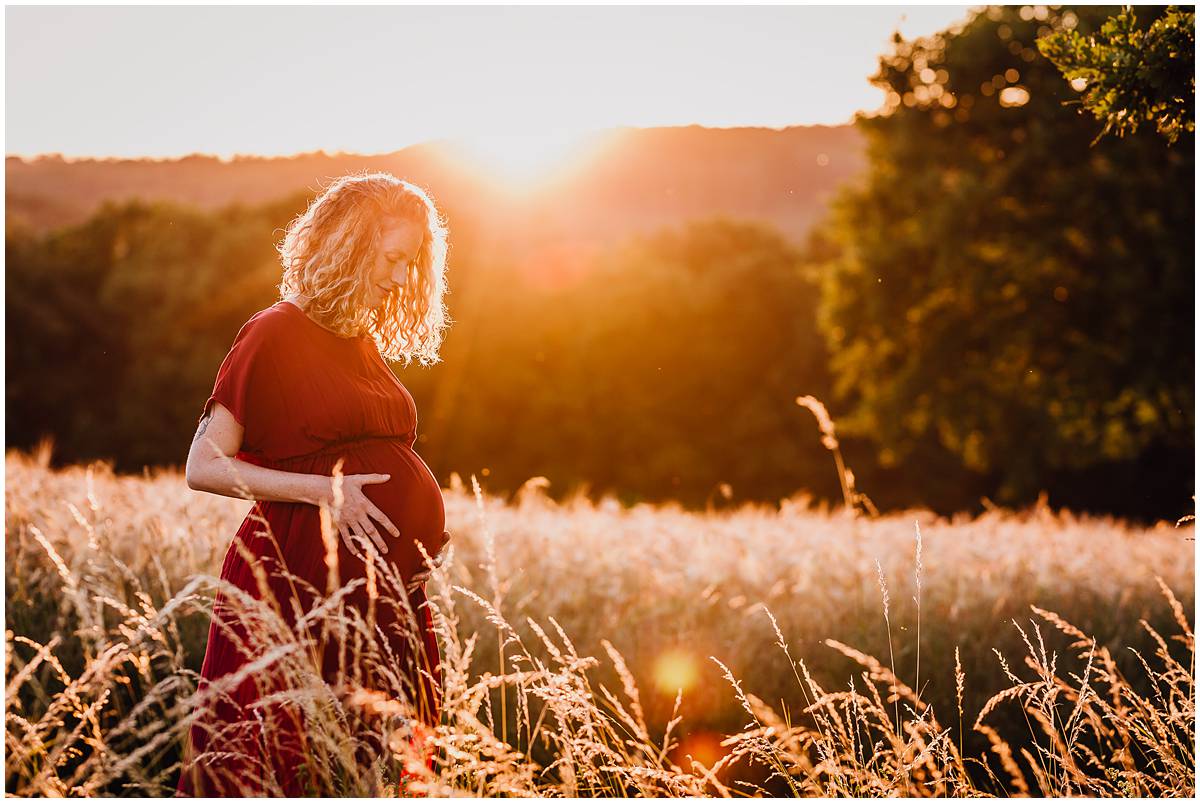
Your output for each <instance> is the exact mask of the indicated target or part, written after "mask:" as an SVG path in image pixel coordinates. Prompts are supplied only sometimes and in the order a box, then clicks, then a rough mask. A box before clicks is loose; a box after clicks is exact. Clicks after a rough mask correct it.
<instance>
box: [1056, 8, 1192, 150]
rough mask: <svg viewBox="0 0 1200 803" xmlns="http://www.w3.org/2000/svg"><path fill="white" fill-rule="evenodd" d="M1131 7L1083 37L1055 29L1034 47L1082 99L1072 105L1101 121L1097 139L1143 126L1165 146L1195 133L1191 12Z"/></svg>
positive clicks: (1068, 31)
mask: <svg viewBox="0 0 1200 803" xmlns="http://www.w3.org/2000/svg"><path fill="white" fill-rule="evenodd" d="M1142 19H1143V20H1145V21H1146V23H1147V24H1139V21H1138V12H1136V11H1135V10H1134V9H1133V8H1132V7H1131V6H1126V7H1125V8H1123V9H1121V11H1120V12H1119V13H1117V14H1116V15H1115V16H1113V17H1112V18H1110V19H1108V20H1106V21H1105V23H1104V24H1103V25H1102V26H1101V27H1100V30H1099V31H1097V32H1095V33H1093V34H1092V35H1090V36H1085V35H1084V34H1082V33H1080V32H1079V31H1077V30H1070V29H1068V30H1061V31H1056V32H1054V33H1052V34H1050V35H1049V36H1044V37H1042V38H1041V39H1039V40H1038V43H1037V44H1038V49H1039V50H1041V52H1042V54H1043V55H1045V56H1046V57H1047V58H1048V59H1050V60H1051V61H1052V62H1054V64H1055V65H1056V66H1057V67H1058V68H1059V70H1061V71H1062V73H1063V75H1064V77H1066V78H1067V79H1068V80H1069V81H1071V83H1072V86H1074V87H1076V88H1078V89H1079V90H1080V92H1081V93H1082V96H1081V98H1080V105H1081V106H1082V108H1083V109H1084V110H1086V111H1089V112H1091V113H1092V114H1093V115H1094V116H1095V117H1096V119H1097V120H1100V121H1101V122H1102V123H1104V128H1103V129H1102V130H1101V135H1103V134H1107V133H1110V132H1112V133H1114V134H1116V135H1117V136H1124V135H1125V134H1127V133H1132V132H1134V131H1137V129H1138V127H1139V126H1141V125H1144V124H1149V125H1152V126H1154V128H1155V129H1156V130H1157V131H1158V133H1160V134H1162V135H1163V137H1165V138H1166V140H1167V142H1168V143H1170V144H1172V145H1173V144H1175V142H1176V141H1177V140H1178V139H1179V136H1180V134H1182V133H1184V132H1193V131H1195V130H1196V12H1195V10H1194V9H1191V10H1189V9H1186V8H1179V7H1177V6H1168V7H1166V8H1165V9H1164V8H1162V7H1161V6H1160V7H1151V8H1149V9H1143V10H1142Z"/></svg>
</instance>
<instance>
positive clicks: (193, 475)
mask: <svg viewBox="0 0 1200 803" xmlns="http://www.w3.org/2000/svg"><path fill="white" fill-rule="evenodd" d="M187 483H188V487H189V488H191V489H192V490H195V491H207V492H208V493H214V494H219V495H220V496H231V497H234V498H236V499H245V498H247V496H248V497H249V498H251V499H254V500H257V501H261V502H302V503H305V504H309V505H317V504H320V503H321V502H322V501H329V500H331V499H332V497H333V479H332V478H331V477H326V476H323V475H321V474H300V473H297V472H292V471H281V470H279V469H275V468H267V467H265V466H256V465H254V464H253V463H247V462H246V461H245V460H238V459H237V458H233V457H216V458H212V459H209V460H206V461H204V462H203V463H202V464H200V465H196V466H189V467H188V472H187Z"/></svg>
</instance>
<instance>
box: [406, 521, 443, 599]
mask: <svg viewBox="0 0 1200 803" xmlns="http://www.w3.org/2000/svg"><path fill="white" fill-rule="evenodd" d="M442 534H443V535H445V536H446V540H444V541H442V548H441V549H440V550H438V553H437V555H436V556H435V557H434V559H433V566H435V567H437V568H439V569H440V568H441V567H442V563H443V562H444V561H445V560H446V544H448V543H450V531H449V530H445V531H444V532H443V533H442ZM432 574H433V568H432V567H426V568H424V569H422V570H421V571H419V572H417V573H416V574H414V575H413V576H412V579H411V580H409V581H408V585H407V588H408V590H409V591H415V590H417V588H419V587H420V586H421V584H423V583H425V582H426V581H428V580H429V577H430V575H432Z"/></svg>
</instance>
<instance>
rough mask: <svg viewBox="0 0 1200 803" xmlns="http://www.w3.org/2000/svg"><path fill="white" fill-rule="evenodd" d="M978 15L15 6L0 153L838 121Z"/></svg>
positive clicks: (954, 10) (360, 145)
mask: <svg viewBox="0 0 1200 803" xmlns="http://www.w3.org/2000/svg"><path fill="white" fill-rule="evenodd" d="M967 9H968V6H921V7H907V8H906V7H903V6H860V7H844V6H843V7H811V6H810V7H803V6H800V7H797V6H791V7H788V6H741V7H738V6H725V7H721V6H673V7H671V6H666V7H664V6H658V7H636V6H624V7H621V6H607V7H598V6H592V7H569V6H542V7H537V6H525V7H503V6H486V7H480V6H474V7H464V6H457V7H455V6H408V7H404V6H400V7H397V6H392V7H385V6H374V7H362V6H360V7H344V6H343V7H336V6H334V7H290V6H282V7H280V6H275V7H269V6H257V7H238V6H226V7H163V6H159V7H153V6H143V7H136V6H133V7H131V6H126V7H107V8H105V7H95V6H92V7H78V6H77V7H66V8H64V7H12V6H10V7H8V8H6V9H5V21H6V43H5V44H6V48H5V52H6V57H5V58H6V65H5V66H6V79H5V81H6V85H5V90H6V101H5V112H6V125H5V136H6V141H5V152H6V153H7V154H10V155H12V154H16V155H24V156H28V155H33V154H37V153H49V152H58V153H62V154H64V155H66V156H178V155H183V154H187V153H194V152H200V153H210V154H216V155H220V156H231V155H233V154H235V153H258V154H264V155H276V154H291V153H296V152H300V151H311V150H317V149H325V150H327V151H337V150H348V151H358V152H363V153H375V152H381V151H391V150H395V149H397V148H401V147H404V146H406V145H410V144H414V143H417V142H421V141H426V140H430V139H440V138H450V139H462V140H468V141H472V142H476V143H479V144H480V147H482V148H484V149H486V148H488V147H492V148H496V147H501V148H503V147H505V146H504V145H503V144H500V145H498V144H497V143H508V146H507V147H513V148H520V147H525V148H529V147H535V146H538V145H539V143H540V144H544V145H545V146H547V147H549V146H550V145H552V144H553V143H554V142H556V141H559V140H562V139H564V138H567V137H571V136H573V135H575V134H578V133H581V132H585V131H590V130H595V129H601V128H607V127H611V126H619V125H631V126H655V125H687V124H691V123H699V124H701V125H706V126H720V127H725V126H770V127H781V126H787V125H797V124H812V123H831V124H834V123H843V122H846V121H848V120H849V119H850V117H851V115H852V114H853V113H854V111H855V110H858V109H874V108H876V107H878V106H879V104H880V102H881V99H882V94H881V93H880V92H879V90H877V89H875V88H873V87H872V86H870V85H869V84H868V82H867V77H868V76H869V75H870V74H871V73H872V72H873V71H874V69H875V67H876V64H877V57H878V55H879V53H881V52H883V51H884V50H885V49H886V48H887V46H888V39H889V37H890V35H891V32H892V31H893V30H895V29H896V28H899V29H900V31H901V32H902V33H904V34H905V35H907V36H915V35H923V34H928V33H933V32H934V31H937V30H941V29H943V28H945V27H947V26H948V25H949V24H951V23H953V22H956V21H959V20H961V19H963V18H964V17H965V16H966V13H967Z"/></svg>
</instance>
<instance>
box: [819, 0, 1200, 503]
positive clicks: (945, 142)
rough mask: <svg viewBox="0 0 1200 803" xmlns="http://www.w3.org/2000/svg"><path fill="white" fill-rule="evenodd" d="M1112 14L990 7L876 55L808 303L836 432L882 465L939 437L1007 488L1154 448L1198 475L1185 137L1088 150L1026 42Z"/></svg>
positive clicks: (1026, 494)
mask: <svg viewBox="0 0 1200 803" xmlns="http://www.w3.org/2000/svg"><path fill="white" fill-rule="evenodd" d="M1108 13H1110V12H1106V11H1104V10H1098V9H1091V8H1085V9H1076V10H1074V11H1071V10H1066V9H1062V10H1054V11H1052V10H1050V9H1048V8H1046V7H1044V6H1038V7H1024V8H1016V7H990V8H987V9H984V10H982V11H980V12H977V13H976V14H974V15H973V16H972V18H971V19H970V20H969V21H967V22H966V23H964V24H963V25H961V26H960V27H958V28H956V29H953V30H949V31H946V32H943V33H941V34H938V35H936V36H932V37H929V38H925V39H918V40H916V41H912V42H909V41H905V40H903V39H902V38H900V37H899V35H897V36H896V37H895V40H894V48H893V51H892V52H891V53H889V54H888V55H886V56H884V57H883V58H882V59H881V62H880V70H879V73H878V74H877V75H876V76H875V77H874V79H873V80H874V81H875V83H876V84H877V85H878V86H880V87H882V88H883V89H885V90H886V91H887V101H886V104H885V106H884V108H883V110H882V111H881V112H880V113H878V114H875V115H866V116H861V117H860V119H859V120H858V121H857V122H858V125H859V127H860V128H861V130H862V131H863V132H864V134H865V136H866V138H867V141H868V159H869V169H868V171H867V174H866V176H865V179H864V180H863V181H862V182H861V183H859V184H857V185H855V186H853V187H851V188H850V189H848V190H847V191H846V192H845V193H844V194H843V195H842V196H841V197H840V198H839V200H838V201H837V203H836V204H835V211H834V214H833V218H832V221H831V223H830V226H831V236H832V237H833V238H834V239H835V240H836V241H837V242H838V244H839V246H840V248H839V250H838V253H837V256H836V257H834V258H832V259H831V260H830V261H829V262H828V264H826V265H825V266H824V287H823V293H822V304H821V311H820V315H821V326H822V328H823V330H824V332H825V334H826V337H827V339H828V342H829V345H830V349H831V351H832V353H833V356H832V367H833V370H834V373H835V377H836V388H837V392H838V394H839V396H840V397H841V398H842V399H844V400H845V401H846V402H847V403H848V404H849V405H850V407H851V413H850V415H849V416H848V418H846V419H844V420H843V421H842V422H841V424H842V428H843V430H845V431H848V432H850V433H852V434H858V435H865V436H870V437H872V438H873V439H874V440H875V441H876V442H877V443H878V444H879V454H880V460H881V462H883V463H884V464H885V465H904V464H907V465H909V466H910V467H918V466H921V465H922V464H923V462H924V461H923V460H920V459H918V457H919V456H920V455H922V454H923V453H926V452H929V451H930V450H933V451H936V450H940V449H946V450H949V451H950V452H952V453H954V454H956V455H958V456H959V458H960V459H961V461H962V464H963V466H964V467H965V468H967V469H969V470H972V471H975V472H978V473H980V474H982V475H986V476H990V477H992V478H993V484H994V488H995V492H996V494H997V495H998V496H999V498H1000V499H1001V500H1002V501H1005V502H1008V503H1016V502H1021V501H1026V500H1029V499H1030V498H1031V497H1032V495H1033V494H1035V493H1036V492H1037V490H1039V489H1040V488H1041V487H1042V486H1043V484H1044V483H1047V482H1048V481H1049V479H1050V478H1051V477H1052V476H1053V475H1055V473H1056V472H1058V473H1061V472H1062V471H1071V470H1075V471H1078V470H1083V469H1086V468H1088V467H1095V466H1097V465H1103V464H1108V463H1113V462H1116V461H1129V460H1135V459H1137V458H1138V457H1139V456H1141V455H1144V454H1146V453H1147V450H1148V449H1150V448H1152V447H1154V446H1155V445H1156V444H1158V445H1162V444H1166V445H1167V446H1168V447H1169V448H1170V450H1171V452H1170V453H1171V454H1172V455H1173V456H1174V457H1173V458H1172V459H1174V460H1176V463H1175V464H1173V467H1172V471H1174V472H1176V474H1177V475H1178V476H1177V479H1178V482H1179V483H1180V484H1187V485H1188V486H1189V488H1190V482H1191V476H1192V468H1191V450H1192V444H1193V443H1194V421H1193V398H1194V396H1193V384H1194V376H1195V367H1194V346H1193V339H1192V334H1193V322H1194V310H1193V308H1192V304H1191V299H1192V295H1193V287H1194V277H1193V273H1192V270H1193V253H1194V251H1193V216H1194V208H1195V196H1194V187H1193V163H1194V162H1193V156H1192V152H1191V149H1190V148H1170V149H1168V148H1163V147H1162V146H1161V141H1160V140H1158V138H1157V135H1155V134H1154V133H1153V132H1150V131H1144V132H1136V133H1131V134H1129V135H1128V136H1126V137H1125V138H1124V139H1106V140H1104V141H1102V142H1100V143H1098V144H1097V145H1096V146H1095V147H1089V143H1090V141H1091V139H1092V131H1091V130H1090V129H1091V128H1092V124H1091V123H1090V122H1089V121H1088V120H1086V119H1085V118H1082V117H1080V116H1079V115H1077V114H1075V113H1073V112H1072V111H1071V110H1069V109H1067V108H1064V106H1063V101H1064V100H1067V99H1069V93H1070V92H1071V91H1072V90H1070V88H1069V87H1068V85H1067V84H1066V83H1065V82H1064V81H1063V80H1062V78H1061V77H1060V75H1059V74H1058V72H1057V70H1056V69H1055V68H1054V66H1053V65H1052V64H1050V62H1049V61H1047V60H1046V59H1045V58H1043V57H1041V56H1040V55H1039V54H1038V52H1037V50H1036V49H1035V42H1036V40H1037V38H1038V37H1039V36H1046V35H1049V34H1051V33H1053V32H1054V31H1061V30H1066V29H1067V28H1068V26H1072V27H1078V28H1079V29H1081V30H1082V31H1083V32H1086V31H1088V30H1090V29H1093V28H1094V27H1095V26H1097V25H1099V24H1100V23H1101V22H1102V21H1103V20H1104V19H1105V18H1106V17H1107V16H1108ZM930 481H931V482H937V481H939V480H938V479H936V478H931V480H930ZM867 490H868V491H869V490H870V489H869V488H868V489H867ZM1110 490H1111V489H1104V491H1103V492H1109V491H1110ZM1175 490H1176V492H1178V491H1179V488H1176V489H1175ZM1186 493H1187V494H1190V493H1191V491H1190V490H1186ZM1183 499H1184V500H1186V499H1187V496H1184V497H1183Z"/></svg>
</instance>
